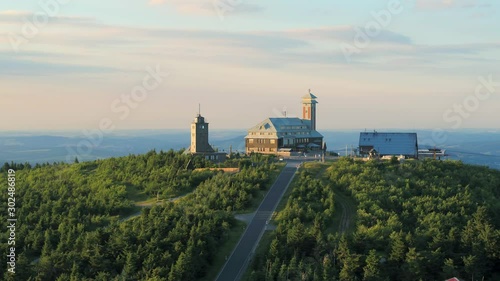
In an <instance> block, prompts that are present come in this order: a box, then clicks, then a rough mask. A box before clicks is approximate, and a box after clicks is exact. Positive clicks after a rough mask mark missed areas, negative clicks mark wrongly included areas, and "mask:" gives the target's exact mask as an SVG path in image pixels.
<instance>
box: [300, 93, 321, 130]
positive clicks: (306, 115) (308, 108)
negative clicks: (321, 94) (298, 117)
mask: <svg viewBox="0 0 500 281" xmlns="http://www.w3.org/2000/svg"><path fill="white" fill-rule="evenodd" d="M316 98H317V97H316V96H315V95H313V94H312V93H311V90H309V94H307V95H305V96H303V97H302V119H304V120H311V130H316V104H317V103H318V102H317V101H316Z"/></svg>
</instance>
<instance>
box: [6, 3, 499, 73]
mask: <svg viewBox="0 0 500 281" xmlns="http://www.w3.org/2000/svg"><path fill="white" fill-rule="evenodd" d="M20 14H22V15H23V16H28V17H29V16H30V14H29V13H21V12H14V11H11V12H9V13H5V12H3V13H1V14H0V20H1V19H2V18H3V19H5V17H6V16H18V15H20ZM54 21H55V22H58V25H56V27H55V28H54V26H53V25H52V24H50V25H47V28H46V29H44V31H43V33H42V34H40V36H38V37H37V38H36V40H33V42H30V43H29V44H27V46H26V48H25V49H22V51H21V52H20V53H19V54H18V55H16V56H13V57H12V58H11V60H9V61H6V60H3V62H2V66H5V67H8V66H9V65H12V66H13V67H12V69H14V70H16V71H15V73H17V75H21V74H22V73H26V74H27V75H28V74H30V73H36V72H40V74H41V75H44V69H43V67H42V66H45V67H47V69H48V72H49V73H52V74H56V73H63V72H64V70H65V69H68V72H69V73H77V72H78V71H88V72H98V71H104V72H113V71H115V72H128V71H136V69H137V63H138V62H139V64H142V65H143V64H145V63H146V62H147V63H149V62H155V61H158V60H163V61H177V62H180V61H183V62H187V63H193V64H199V63H201V64H209V65H231V66H239V67H251V68H269V69H271V68H284V67H287V66H290V65H304V64H309V65H315V66H320V65H322V66H325V67H329V66H332V65H346V64H347V61H346V59H345V57H344V54H343V52H342V50H341V48H340V45H341V44H342V43H347V44H351V45H354V41H353V40H354V36H355V35H356V32H357V30H359V29H362V28H361V27H356V26H350V25H338V26H325V27H319V28H304V29H285V30H275V31H261V30H259V31H257V30H255V31H231V32H229V31H224V30H201V29H183V28H136V27H126V26H116V25H105V24H102V23H99V22H97V21H96V20H95V19H93V18H83V17H57V18H54ZM2 38H4V39H5V36H1V34H0V40H1V39H2ZM498 47H499V44H498V43H483V44H452V45H430V46H429V45H419V44H416V43H415V42H413V40H412V38H410V37H409V36H406V35H404V34H400V33H397V32H393V31H390V30H381V31H380V33H379V35H378V36H375V37H373V38H371V42H370V44H369V45H368V46H366V47H365V48H363V49H362V50H360V52H359V54H355V55H354V56H353V57H352V62H351V64H353V65H354V64H356V65H359V64H366V65H375V66H376V65H379V66H381V64H383V63H384V62H388V61H393V62H397V64H398V65H405V63H404V62H413V63H414V65H417V64H419V65H421V66H424V67H428V66H430V65H433V64H439V63H440V62H444V61H450V60H455V61H456V60H458V61H463V60H469V62H472V61H473V60H474V59H481V58H484V54H485V53H487V52H490V51H495V50H496V49H498ZM7 57H8V56H7ZM488 57H489V58H491V59H495V56H493V57H491V56H488ZM1 58H2V49H0V59H1ZM15 61H17V62H18V63H14V62H15ZM28 62H33V65H30V63H28ZM88 62H92V63H93V64H94V65H88ZM142 65H141V66H140V67H142ZM408 65H409V64H407V66H408ZM9 67H10V66H9ZM78 67H81V70H78ZM381 67H382V66H381ZM3 73H5V74H8V73H7V72H3Z"/></svg>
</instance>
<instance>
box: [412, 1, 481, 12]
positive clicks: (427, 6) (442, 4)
mask: <svg viewBox="0 0 500 281" xmlns="http://www.w3.org/2000/svg"><path fill="white" fill-rule="evenodd" d="M490 6H491V4H490V3H487V2H485V1H481V0H416V2H415V7H416V8H417V9H420V10H443V9H452V8H477V7H490Z"/></svg>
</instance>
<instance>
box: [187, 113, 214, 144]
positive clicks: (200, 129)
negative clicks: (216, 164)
mask: <svg viewBox="0 0 500 281" xmlns="http://www.w3.org/2000/svg"><path fill="white" fill-rule="evenodd" d="M190 151H191V153H200V152H214V150H213V148H212V146H210V144H209V143H208V123H207V122H205V118H204V117H203V116H201V114H200V112H199V111H198V115H197V116H196V117H195V118H194V121H193V123H191V149H190Z"/></svg>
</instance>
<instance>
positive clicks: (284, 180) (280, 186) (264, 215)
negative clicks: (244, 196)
mask: <svg viewBox="0 0 500 281" xmlns="http://www.w3.org/2000/svg"><path fill="white" fill-rule="evenodd" d="M300 163H301V161H294V160H290V161H288V162H287V165H286V167H285V168H283V171H282V172H281V174H280V175H279V176H278V178H277V179H276V182H275V183H274V184H273V186H272V187H271V189H270V190H269V191H268V192H267V194H266V197H264V200H262V202H261V204H260V206H259V208H258V209H257V211H256V213H255V216H254V217H253V219H252V221H251V222H250V224H249V225H248V226H247V228H246V230H245V233H243V236H241V238H240V241H239V242H238V244H237V245H236V248H234V250H233V252H232V254H231V256H230V257H229V259H228V260H227V261H226V263H225V264H224V267H223V268H222V270H221V272H220V273H219V275H218V276H217V278H216V280H217V281H235V280H239V279H240V278H241V276H242V275H243V272H244V270H245V269H246V267H247V265H248V261H249V260H250V256H251V255H252V254H253V251H254V250H255V247H256V245H257V244H258V242H259V240H260V238H261V237H262V234H263V233H264V230H265V227H266V224H267V222H268V221H269V219H270V217H271V214H272V213H273V212H274V209H275V208H276V206H277V205H278V203H279V201H280V199H281V197H282V196H283V194H284V192H285V190H286V189H287V187H288V185H289V184H290V182H291V181H292V179H293V176H294V175H295V172H296V171H297V167H298V165H300Z"/></svg>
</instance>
